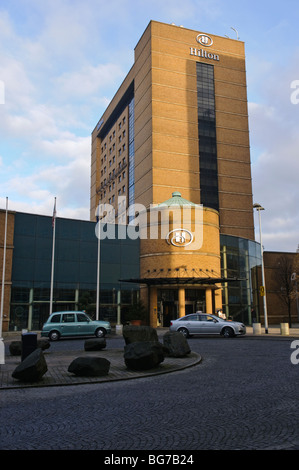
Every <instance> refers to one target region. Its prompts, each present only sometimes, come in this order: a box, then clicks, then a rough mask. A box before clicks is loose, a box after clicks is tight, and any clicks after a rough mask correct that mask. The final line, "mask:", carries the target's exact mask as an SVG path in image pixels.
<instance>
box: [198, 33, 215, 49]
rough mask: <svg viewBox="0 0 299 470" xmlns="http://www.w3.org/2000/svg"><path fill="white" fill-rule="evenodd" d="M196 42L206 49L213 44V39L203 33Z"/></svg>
mask: <svg viewBox="0 0 299 470" xmlns="http://www.w3.org/2000/svg"><path fill="white" fill-rule="evenodd" d="M196 41H197V42H199V44H201V45H202V46H206V47H210V46H211V45H212V44H213V39H212V38H211V37H210V36H208V35H207V34H202V33H200V34H199V35H198V36H197V38H196Z"/></svg>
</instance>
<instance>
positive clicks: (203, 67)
mask: <svg viewBox="0 0 299 470" xmlns="http://www.w3.org/2000/svg"><path fill="white" fill-rule="evenodd" d="M196 75H197V112H198V139H199V169H200V198H201V201H200V202H201V204H203V205H204V206H206V207H211V208H213V209H216V210H219V198H218V168H217V147H216V117H215V92H214V67H213V65H209V64H204V63H201V62H197V63H196Z"/></svg>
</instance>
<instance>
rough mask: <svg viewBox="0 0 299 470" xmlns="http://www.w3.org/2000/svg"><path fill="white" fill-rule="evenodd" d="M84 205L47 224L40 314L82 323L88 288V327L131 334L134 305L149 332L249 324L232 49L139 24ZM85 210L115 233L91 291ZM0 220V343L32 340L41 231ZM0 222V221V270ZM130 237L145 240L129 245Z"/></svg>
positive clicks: (40, 222)
mask: <svg viewBox="0 0 299 470" xmlns="http://www.w3.org/2000/svg"><path fill="white" fill-rule="evenodd" d="M90 197H91V199H90V200H91V204H90V221H80V220H70V219H63V218H60V217H59V210H58V217H57V219H56V237H55V240H56V242H55V257H54V258H55V259H54V261H55V270H54V286H53V287H54V289H53V311H54V312H55V311H60V310H73V309H74V310H83V309H84V310H86V311H87V313H88V314H90V316H91V317H93V318H94V317H95V314H96V298H97V295H96V294H97V287H98V284H99V289H100V319H104V320H109V321H110V322H111V323H112V325H115V324H119V323H120V322H121V323H125V322H126V321H128V320H132V318H133V317H132V315H133V314H135V312H136V306H137V307H138V306H139V304H140V302H139V301H140V300H141V301H142V303H143V305H144V307H145V310H146V317H145V318H144V322H145V323H147V324H150V325H152V326H159V325H161V326H168V324H169V320H170V319H171V318H172V319H173V318H177V317H179V316H182V315H184V314H185V313H191V312H194V311H196V310H203V311H206V312H208V313H215V312H216V311H217V309H219V308H222V310H223V312H224V313H226V316H227V317H231V318H233V319H234V320H239V321H242V322H244V323H246V324H247V325H250V324H252V321H253V320H256V321H260V322H263V302H261V298H260V285H261V281H260V277H261V276H260V268H261V258H260V245H259V244H258V243H256V242H255V240H254V223H253V208H252V185H251V170H250V148H249V130H248V111H247V92H246V68H245V52H244V44H243V43H242V42H240V41H236V40H232V39H228V38H222V37H219V36H215V35H212V34H208V33H204V32H202V31H192V30H189V29H186V28H181V27H177V26H174V25H167V24H162V23H158V22H154V21H151V22H150V24H149V25H148V27H147V28H146V30H145V32H144V34H143V35H142V37H141V38H140V40H139V42H138V44H137V46H136V49H135V62H134V64H133V66H132V68H131V70H130V71H129V73H128V75H127V76H126V77H125V79H124V81H123V83H122V84H121V86H120V88H119V90H118V91H117V92H116V94H115V96H114V97H113V99H112V100H111V103H110V104H109V106H108V107H107V109H106V111H105V112H104V114H103V115H102V116H101V117H100V119H99V122H98V123H97V125H96V127H95V129H94V131H93V133H92V156H91V192H90ZM134 203H135V204H136V205H137V204H138V206H137V209H138V214H136V213H134V212H130V210H129V208H131V206H132V204H134ZM99 204H100V206H101V207H105V206H104V204H108V205H109V211H108V212H111V213H112V215H113V211H114V212H115V214H116V221H117V224H116V225H109V226H106V228H107V227H109V230H110V229H111V232H109V230H108V228H107V232H109V233H113V234H114V233H115V236H112V237H109V236H108V237H106V238H103V239H102V240H101V243H100V282H99V283H98V272H99V270H98V268H99V264H98V262H97V259H98V247H99V244H98V239H97V237H96V228H97V227H98V226H99V225H98V223H97V220H96V210H97V207H98V206H99ZM141 207H143V209H144V211H143V212H142V210H140V208H141ZM198 211H199V212H198ZM164 213H166V215H167V217H168V218H167V217H166V219H165V218H163V214H164ZM144 214H145V217H144V218H142V217H143V216H144ZM182 214H183V218H182ZM186 214H187V217H185V215H186ZM198 214H199V215H198ZM7 215H8V217H7V219H8V224H7V243H6V269H5V279H4V315H3V331H9V330H10V331H20V330H22V329H23V328H27V329H29V330H39V329H41V327H42V325H43V323H44V321H45V320H46V319H47V317H48V315H49V306H50V283H51V264H52V259H53V257H52V254H53V251H52V241H53V228H52V218H51V217H49V216H48V217H47V216H42V215H33V214H24V213H20V212H13V211H9V212H8V214H7ZM102 215H105V214H102ZM108 215H109V214H108ZM5 218H6V213H5V211H3V210H1V209H0V265H1V266H2V265H3V254H4V250H3V248H4V226H5ZM105 220H106V219H105ZM165 220H166V221H167V222H168V225H167V224H166V228H167V230H166V231H165ZM136 221H139V222H140V223H139V227H135V226H134V225H132V222H133V223H134V222H136ZM153 221H154V223H153ZM100 226H101V227H102V229H103V227H105V224H104V223H103V219H102V223H101V224H100ZM140 227H141V228H142V229H143V230H145V233H146V235H147V236H146V237H141V236H137V237H132V236H130V234H132V232H130V229H131V230H132V229H133V231H134V230H135V229H136V228H137V229H138V228H140ZM153 229H157V231H158V234H159V235H160V236H158V237H157V236H156V237H153V236H150V235H151V230H153ZM163 229H164V233H163V236H161V235H162V232H163ZM133 233H134V232H133ZM140 233H141V232H140ZM265 255H266V254H265ZM277 256H278V254H277ZM277 256H274V255H273V254H271V256H270V255H267V256H265V261H266V265H265V268H266V289H267V291H268V292H269V296H268V299H269V307H270V308H269V310H268V319H269V323H270V324H271V323H272V324H273V323H279V321H281V320H282V318H283V317H285V316H286V315H287V313H286V312H285V308H284V307H283V304H282V303H281V302H280V303H279V302H278V300H277V299H278V297H277V295H278V294H279V292H280V291H281V289H280V287H279V285H278V287H277V283H275V282H274V277H275V276H274V275H273V272H274V270H275V269H276V270H277ZM289 256H290V257H291V258H293V256H295V254H293V256H291V254H289ZM274 268H275V269H274ZM0 280H1V283H2V277H1V275H0ZM277 292H278V294H277ZM292 316H293V319H295V318H297V317H296V304H295V303H293V305H292Z"/></svg>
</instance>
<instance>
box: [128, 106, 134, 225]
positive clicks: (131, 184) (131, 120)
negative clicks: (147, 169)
mask: <svg viewBox="0 0 299 470" xmlns="http://www.w3.org/2000/svg"><path fill="white" fill-rule="evenodd" d="M134 105H135V102H134V97H133V98H132V100H131V101H130V103H129V206H130V205H132V204H134V202H135V148H134V138H135V134H134V120H135V112H134ZM129 220H130V214H129Z"/></svg>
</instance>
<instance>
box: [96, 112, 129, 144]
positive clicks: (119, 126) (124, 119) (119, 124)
mask: <svg viewBox="0 0 299 470" xmlns="http://www.w3.org/2000/svg"><path fill="white" fill-rule="evenodd" d="M125 123H126V116H124V117H123V119H122V120H121V121H120V122H119V123H118V130H119V131H120V130H121V128H122V126H123V125H124V124H125ZM125 135H126V131H125V130H124V131H123V133H122V135H120V136H119V137H118V140H119V142H121V140H122V138H124V137H125ZM112 139H115V130H113V132H112V133H111V134H110V135H109V142H112ZM113 145H114V147H115V144H113ZM114 147H113V148H114ZM106 149H107V143H106V142H105V143H104V145H103V146H102V149H101V150H102V153H103V152H104V150H106Z"/></svg>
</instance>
